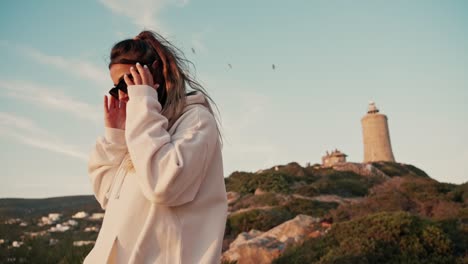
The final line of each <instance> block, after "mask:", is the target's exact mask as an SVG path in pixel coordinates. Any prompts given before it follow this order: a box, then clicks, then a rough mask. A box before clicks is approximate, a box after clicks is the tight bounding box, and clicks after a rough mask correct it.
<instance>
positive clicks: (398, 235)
mask: <svg viewBox="0 0 468 264" xmlns="http://www.w3.org/2000/svg"><path fill="white" fill-rule="evenodd" d="M452 254H453V244H452V242H451V240H450V239H449V237H448V236H447V234H446V233H445V232H444V231H443V230H442V229H441V228H439V227H438V226H437V225H436V224H435V223H433V222H431V221H427V220H423V219H421V218H419V217H417V216H413V215H410V214H408V213H404V212H396V213H378V214H374V215H369V216H366V217H363V218H359V219H355V220H352V221H349V222H343V223H338V224H336V225H334V226H333V228H332V229H331V230H330V232H329V233H328V234H327V235H326V236H324V237H319V238H313V239H309V240H306V242H304V243H303V244H302V245H299V246H296V247H292V248H290V249H287V250H286V251H285V252H284V254H283V255H282V256H281V257H280V258H278V259H277V260H276V261H274V263H453V262H454V261H455V257H454V256H453V255H452Z"/></svg>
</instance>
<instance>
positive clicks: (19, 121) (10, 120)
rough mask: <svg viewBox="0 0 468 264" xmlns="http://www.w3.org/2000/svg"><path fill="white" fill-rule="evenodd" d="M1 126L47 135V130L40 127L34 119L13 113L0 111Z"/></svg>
mask: <svg viewBox="0 0 468 264" xmlns="http://www.w3.org/2000/svg"><path fill="white" fill-rule="evenodd" d="M0 126H2V127H9V128H15V129H19V130H25V131H30V132H31V133H33V134H36V135H37V134H39V135H47V131H46V130H44V129H42V128H40V127H38V126H37V125H36V124H34V122H33V121H32V120H30V119H27V118H24V117H22V116H18V115H16V114H13V113H7V112H0Z"/></svg>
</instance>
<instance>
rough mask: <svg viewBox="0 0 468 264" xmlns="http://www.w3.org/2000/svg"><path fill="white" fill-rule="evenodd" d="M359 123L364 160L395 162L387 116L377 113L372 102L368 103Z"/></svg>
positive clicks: (377, 110)
mask: <svg viewBox="0 0 468 264" xmlns="http://www.w3.org/2000/svg"><path fill="white" fill-rule="evenodd" d="M361 124H362V135H363V138H364V162H373V161H392V162H395V157H393V151H392V144H391V143H390V132H389V130H388V123H387V116H386V115H384V114H381V113H379V109H378V108H377V106H376V105H375V103H374V102H370V103H369V108H368V110H367V114H366V115H365V116H364V117H362V119H361Z"/></svg>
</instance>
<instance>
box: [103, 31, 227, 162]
mask: <svg viewBox="0 0 468 264" xmlns="http://www.w3.org/2000/svg"><path fill="white" fill-rule="evenodd" d="M154 61H156V67H154V68H152V67H151V65H152V64H153V62H154ZM137 62H139V63H140V64H141V65H144V64H146V65H148V67H150V71H151V73H152V75H153V79H154V82H155V83H158V84H159V85H160V86H159V88H158V90H157V91H158V100H159V102H160V103H161V106H162V111H161V114H162V115H164V116H165V117H166V118H167V119H168V121H169V124H168V128H167V129H168V130H169V129H170V128H171V127H172V125H173V124H174V123H175V122H176V120H177V119H178V118H179V117H180V116H181V115H182V114H183V110H184V107H185V97H186V95H187V92H188V91H187V85H188V86H189V87H190V88H191V89H192V90H194V91H197V92H200V93H202V94H203V95H204V96H205V98H206V99H207V104H208V108H209V111H210V112H211V113H212V114H213V116H214V117H215V120H216V127H217V130H218V137H219V139H220V143H221V144H222V135H221V131H220V126H221V122H220V119H219V109H218V107H217V106H216V103H215V102H214V101H213V99H212V98H211V97H210V96H209V95H208V93H207V92H206V90H205V89H204V88H203V86H202V85H201V84H200V83H199V82H198V81H197V80H196V79H195V78H194V76H193V75H192V74H191V72H190V70H189V66H193V67H194V64H193V63H192V62H190V61H189V60H188V59H186V57H185V56H184V55H183V52H182V51H181V50H180V49H178V48H177V47H175V46H174V45H172V44H171V43H170V42H169V41H167V40H166V39H165V38H164V37H162V36H161V35H159V34H158V33H156V32H154V31H150V30H144V31H142V32H140V33H139V34H138V35H137V36H136V37H135V38H133V39H125V40H122V41H120V42H118V43H116V44H115V45H114V46H113V47H112V50H111V53H110V62H109V69H110V68H111V66H112V65H113V64H136V63H137ZM212 105H214V106H215V107H216V110H217V114H215V113H214V111H213V109H212ZM131 167H133V166H131Z"/></svg>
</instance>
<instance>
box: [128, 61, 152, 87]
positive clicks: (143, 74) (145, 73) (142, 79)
mask: <svg viewBox="0 0 468 264" xmlns="http://www.w3.org/2000/svg"><path fill="white" fill-rule="evenodd" d="M130 73H131V74H132V77H133V81H132V80H130V78H129V77H128V75H126V74H125V75H124V80H125V83H126V84H127V87H128V86H130V85H140V84H146V85H149V86H151V87H153V88H154V89H155V90H157V89H158V87H159V84H157V83H154V80H153V75H152V74H151V72H150V70H149V69H148V66H146V65H145V66H141V64H140V63H138V62H137V64H136V68H135V67H133V66H132V67H130ZM127 89H128V88H127Z"/></svg>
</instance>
